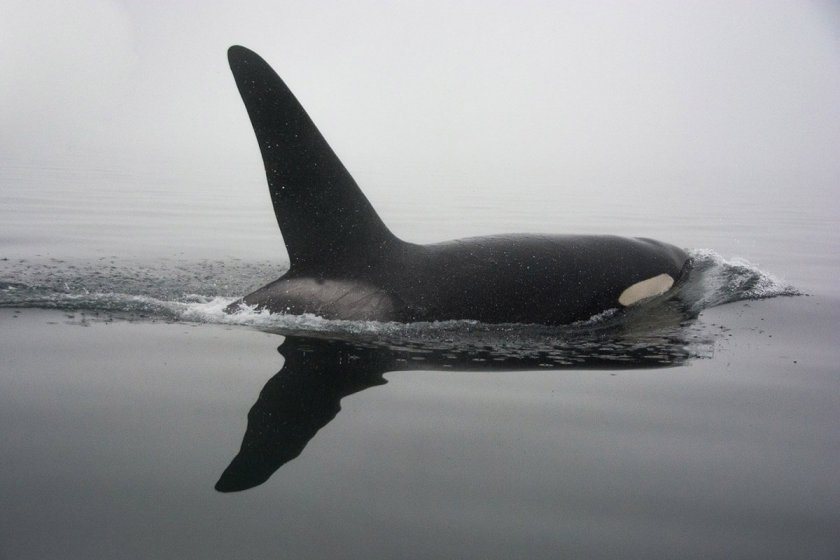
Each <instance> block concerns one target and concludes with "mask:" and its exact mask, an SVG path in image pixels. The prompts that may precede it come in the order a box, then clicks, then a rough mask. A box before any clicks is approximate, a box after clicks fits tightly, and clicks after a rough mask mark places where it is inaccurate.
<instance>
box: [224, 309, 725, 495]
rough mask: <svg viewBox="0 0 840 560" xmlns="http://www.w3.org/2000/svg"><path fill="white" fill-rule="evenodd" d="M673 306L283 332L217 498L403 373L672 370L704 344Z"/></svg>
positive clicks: (281, 460) (248, 482)
mask: <svg viewBox="0 0 840 560" xmlns="http://www.w3.org/2000/svg"><path fill="white" fill-rule="evenodd" d="M692 319H693V317H692V316H691V314H690V313H688V312H686V311H684V309H682V308H681V307H680V305H679V304H677V303H676V302H674V301H670V302H657V303H656V304H654V305H645V306H643V307H640V308H638V310H629V312H627V313H622V314H620V315H618V316H616V317H612V318H607V319H605V320H602V321H599V322H596V323H590V324H584V325H577V326H571V327H565V328H556V327H554V328H549V327H540V326H533V325H529V326H522V325H519V326H515V325H502V326H491V325H480V324H476V325H470V326H469V328H467V327H466V326H465V325H464V324H463V323H462V324H460V325H458V326H457V327H453V328H452V329H447V328H445V327H443V328H440V327H439V328H413V327H411V326H406V329H405V330H404V331H400V332H398V333H393V332H391V333H389V334H379V335H372V334H370V333H368V334H365V335H350V334H348V333H342V335H341V338H340V339H339V338H330V337H329V336H325V335H324V334H323V333H320V334H319V335H317V336H312V335H311V333H310V334H299V333H297V334H289V333H282V334H285V336H286V338H285V341H284V342H283V344H281V345H280V347H279V348H278V351H279V352H280V353H281V354H282V355H283V356H284V358H285V362H284V364H283V368H282V369H281V370H280V371H279V372H278V373H277V374H276V375H275V376H274V377H272V378H271V379H270V380H269V381H268V383H266V385H265V387H264V388H263V390H262V391H261V392H260V396H259V398H258V399H257V402H256V403H255V404H254V406H253V407H252V408H251V411H250V412H249V413H248V427H247V430H246V432H245V437H244V439H243V441H242V447H241V449H240V451H239V453H238V454H237V455H236V457H235V458H234V459H233V461H232V462H231V464H230V465H229V466H228V467H227V469H226V470H225V471H224V473H223V474H222V476H221V478H220V479H219V481H218V482H217V483H216V489H217V490H219V491H221V492H236V491H241V490H246V489H248V488H253V487H254V486H257V485H259V484H262V483H263V482H265V481H266V480H268V478H269V477H270V476H271V475H272V474H273V473H274V472H275V471H276V470H277V469H279V468H280V467H281V466H283V465H284V464H285V463H287V462H289V461H291V460H292V459H294V458H295V457H297V456H298V455H299V454H300V453H301V452H302V451H303V449H304V447H306V445H307V443H309V441H310V440H311V439H312V438H313V437H314V436H315V434H316V433H317V432H318V430H320V429H321V428H323V427H324V426H326V425H327V424H328V423H329V422H330V421H332V419H333V418H335V417H336V415H337V414H338V412H339V411H340V410H341V405H340V401H341V399H342V398H344V397H345V396H347V395H351V394H353V393H356V392H358V391H362V390H364V389H367V388H369V387H374V386H376V385H383V384H385V383H386V381H385V379H384V377H383V375H384V374H385V373H387V372H391V371H401V370H441V369H452V370H462V371H463V370H473V371H474V370H506V371H510V370H527V369H531V370H533V369H537V368H555V369H632V368H646V369H649V368H654V367H671V366H677V365H680V364H683V363H685V362H686V361H687V360H689V359H691V358H693V357H697V356H698V355H699V354H700V353H702V350H703V348H705V347H706V346H707V345H708V344H709V343H710V341H708V340H704V339H703V337H702V336H700V334H699V333H697V332H696V331H695V330H694V329H693V328H692Z"/></svg>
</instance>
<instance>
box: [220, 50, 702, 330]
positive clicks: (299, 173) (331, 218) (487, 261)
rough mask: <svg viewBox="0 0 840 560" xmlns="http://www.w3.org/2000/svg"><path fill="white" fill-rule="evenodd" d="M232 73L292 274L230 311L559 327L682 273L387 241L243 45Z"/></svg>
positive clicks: (472, 243)
mask: <svg viewBox="0 0 840 560" xmlns="http://www.w3.org/2000/svg"><path fill="white" fill-rule="evenodd" d="M228 59H229V62H230V66H231V70H232V72H233V75H234V79H235V80H236V84H237V87H238V88H239V92H240V94H241V96H242V100H243V102H244V103H245V107H246V109H247V110H248V115H249V117H250V119H251V124H252V126H253V129H254V133H255V135H256V138H257V142H258V144H259V147H260V151H261V153H262V156H263V163H264V165H265V171H266V178H267V181H268V187H269V194H270V195H271V201H272V205H273V207H274V212H275V215H276V217H277V222H278V225H279V226H280V230H281V232H282V234H283V240H284V242H285V245H286V249H287V251H288V254H289V261H290V269H289V271H288V272H287V273H286V274H285V275H284V276H282V277H281V278H279V279H278V280H276V281H274V282H272V283H271V284H269V285H267V286H265V287H263V288H260V289H259V290H257V291H255V292H253V293H251V294H249V295H247V296H246V297H245V298H243V299H242V300H240V301H238V302H236V303H234V304H232V305H231V306H230V307H229V308H228V311H230V312H233V311H236V310H237V309H238V308H239V306H240V305H241V304H242V303H245V304H248V305H251V306H256V307H257V308H260V309H268V310H270V311H272V312H282V313H291V314H302V313H313V314H316V315H319V316H322V317H324V318H327V319H347V320H377V321H400V322H413V321H442V320H459V319H467V320H477V321H482V322H486V323H539V324H547V325H553V324H565V323H570V322H574V321H580V320H586V319H589V318H590V317H592V316H593V315H597V314H599V313H602V312H604V311H606V310H608V309H614V308H617V307H621V305H620V304H619V302H618V298H619V295H621V293H622V292H623V291H624V290H625V289H627V288H628V287H630V286H632V285H633V284H635V283H637V282H640V281H643V280H646V279H649V278H652V277H655V276H658V275H660V274H663V273H665V274H668V275H670V276H671V277H672V278H673V279H674V280H675V281H677V283H678V282H679V280H680V279H681V278H682V277H684V276H685V274H686V273H687V270H688V268H689V257H688V255H687V254H686V253H685V252H684V251H683V250H681V249H679V248H677V247H674V246H672V245H668V244H665V243H661V242H658V241H654V240H650V239H639V238H622V237H615V236H575V235H526V234H513V235H499V236H490V237H479V238H469V239H460V240H455V241H448V242H444V243H436V244H431V245H416V244H413V243H408V242H405V241H403V240H401V239H398V238H397V237H396V236H394V235H393V234H392V233H391V231H390V230H389V229H388V228H387V227H386V226H385V224H384V223H383V222H382V220H381V219H380V218H379V216H378V215H377V214H376V212H375V210H374V209H373V207H372V206H371V205H370V203H369V202H368V200H367V198H365V196H364V194H363V193H362V191H361V189H360V188H359V187H358V185H357V184H356V182H355V181H354V180H353V178H352V177H351V175H350V173H349V172H348V171H347V169H346V168H345V167H344V165H343V164H342V163H341V161H340V160H339V159H338V157H336V155H335V153H334V152H333V151H332V149H331V148H330V147H329V145H328V144H327V142H326V140H325V139H324V138H323V136H322V135H321V133H320V132H319V131H318V129H317V128H316V127H315V125H314V124H313V122H312V121H311V119H310V118H309V116H308V115H307V114H306V112H305V111H304V110H303V108H302V107H301V105H300V103H298V101H297V100H296V99H295V97H294V95H293V94H292V93H291V91H289V89H288V88H287V87H286V85H285V84H284V83H283V81H282V80H281V79H280V78H279V77H278V76H277V74H276V73H275V72H274V71H273V70H272V69H271V67H269V66H268V64H267V63H266V62H265V61H264V60H263V59H262V58H260V57H259V56H258V55H256V54H255V53H253V52H251V51H249V50H248V49H245V48H244V47H231V48H230V50H229V51H228Z"/></svg>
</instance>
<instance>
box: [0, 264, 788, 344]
mask: <svg viewBox="0 0 840 560" xmlns="http://www.w3.org/2000/svg"><path fill="white" fill-rule="evenodd" d="M690 255H691V257H692V259H693V261H694V266H693V269H692V271H691V274H690V276H689V278H688V280H687V281H686V283H685V284H684V285H683V286H681V287H680V289H679V291H678V294H677V298H676V300H677V301H678V302H679V313H681V315H680V317H681V318H682V319H683V320H684V319H685V317H686V315H688V316H695V317H696V315H697V314H699V313H700V312H701V311H702V310H704V309H707V308H709V307H713V306H717V305H723V304H726V303H732V302H735V301H741V300H750V299H763V298H771V297H778V296H793V295H799V294H800V293H801V292H799V291H798V290H797V289H796V288H794V287H793V286H790V285H789V284H786V283H784V282H782V281H781V280H779V279H777V278H776V277H774V276H773V275H772V274H769V273H767V272H764V271H762V270H760V269H759V268H758V267H757V266H755V265H752V264H750V263H749V262H747V261H745V260H743V259H732V260H727V259H724V258H723V257H722V256H720V255H718V254H717V253H715V252H714V251H711V250H707V249H699V250H694V251H692V252H691V253H690ZM281 273H282V269H278V268H277V267H276V265H274V264H273V263H268V262H256V263H248V262H241V261H234V262H222V261H200V262H195V263H188V264H184V263H173V262H170V261H161V262H156V263H153V264H149V263H131V262H127V263H121V262H119V261H118V260H117V259H115V258H109V259H99V260H98V261H94V262H86V263H84V262H83V263H78V262H67V261H59V260H51V261H47V262H34V261H26V260H21V261H15V262H10V261H3V262H2V263H0V307H6V308H12V307H13V308H42V309H59V310H64V311H73V312H85V313H88V314H91V315H97V316H104V317H107V318H116V319H127V320H132V319H143V320H164V321H184V322H191V323H212V324H227V325H243V326H250V327H256V328H260V329H264V330H271V331H276V332H286V333H333V334H354V335H362V336H363V335H399V336H403V335H409V336H412V337H418V336H421V335H422V334H429V333H431V335H432V336H436V337H438V338H440V337H444V338H445V337H446V336H447V334H451V333H457V332H469V333H471V334H473V335H474V334H476V333H479V334H480V333H484V334H485V335H487V333H491V332H492V333H497V334H498V333H502V334H504V333H505V329H507V330H508V331H509V330H510V329H519V330H522V329H529V331H528V332H531V333H532V334H533V335H534V336H544V335H545V334H546V333H545V331H546V329H548V328H546V327H539V326H535V325H532V326H528V327H525V326H522V325H518V326H515V325H492V326H491V325H481V324H479V323H476V322H475V321H443V322H434V323H414V324H410V325H404V324H398V323H378V322H373V321H335V320H326V319H323V318H321V317H317V316H314V315H283V314H273V313H269V312H267V311H265V310H256V309H254V308H249V307H247V306H243V307H241V308H240V310H239V311H237V312H236V313H226V312H225V308H226V307H227V306H228V305H229V304H230V303H232V302H233V301H235V300H236V299H237V298H238V297H239V296H241V295H242V294H244V293H247V292H249V291H251V290H252V289H253V288H254V287H256V286H259V285H262V284H264V283H266V282H267V281H268V280H271V279H273V278H276V277H277V276H279V275H280V274H281ZM673 310H674V306H673V302H667V301H663V300H661V299H660V298H655V300H654V301H651V302H645V303H643V304H642V305H640V306H636V307H634V308H631V309H630V310H628V312H626V313H616V312H614V311H613V310H608V311H607V312H605V313H601V314H599V315H598V316H596V317H593V318H592V319H590V320H589V321H585V322H583V323H578V324H574V325H569V326H566V327H562V330H563V331H564V332H565V333H566V334H567V336H574V335H575V333H578V332H587V333H590V334H591V333H592V332H593V331H599V332H606V331H609V330H610V329H615V328H617V327H618V326H620V327H623V328H625V330H626V327H627V326H628V325H634V327H635V328H637V329H643V328H644V327H645V326H646V325H658V326H660V327H661V326H662V325H663V324H668V323H669V322H670V323H673V322H674V321H673V320H671V321H669V320H668V319H667V318H665V317H663V315H668V314H669V313H671V312H672V311H673ZM677 322H679V321H677ZM548 330H549V331H552V332H553V331H556V330H557V328H553V329H548ZM508 334H510V333H509V332H508ZM493 336H494V337H495V335H493Z"/></svg>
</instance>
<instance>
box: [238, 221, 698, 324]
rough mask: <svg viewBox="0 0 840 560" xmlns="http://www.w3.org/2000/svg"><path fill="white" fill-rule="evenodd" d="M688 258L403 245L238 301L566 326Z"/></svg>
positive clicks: (363, 314)
mask: <svg viewBox="0 0 840 560" xmlns="http://www.w3.org/2000/svg"><path fill="white" fill-rule="evenodd" d="M687 260H688V257H687V255H686V254H685V253H684V252H683V251H682V250H680V249H678V248H676V247H673V246H671V245H666V244H663V243H659V242H657V241H653V240H649V239H629V238H622V237H612V236H559V235H558V236H536V235H506V236H498V237H480V238H471V239H462V240H457V241H449V242H446V243H438V244H433V245H414V244H408V243H401V244H400V245H398V246H397V247H395V248H393V249H392V248H390V247H389V248H388V249H386V250H384V251H383V252H382V258H381V259H380V260H378V261H374V262H369V263H367V266H366V267H364V268H363V269H361V270H358V269H357V268H355V267H354V268H353V269H352V272H349V273H348V271H347V269H345V270H343V271H340V272H339V271H336V272H332V273H331V272H329V271H324V272H322V273H320V274H312V273H303V274H295V273H294V271H290V273H288V274H286V275H285V276H283V277H282V278H280V279H278V280H277V281H275V282H273V283H271V284H269V285H268V286H265V287H263V288H261V289H259V290H257V291H256V292H254V293H252V294H250V295H248V296H246V297H245V298H244V302H245V303H247V304H249V305H256V306H257V307H259V308H267V309H270V310H272V311H278V312H287V313H292V314H301V313H314V314H316V315H319V316H322V317H325V318H328V319H357V320H378V321H400V322H412V321H442V320H450V319H453V320H457V319H473V320H477V321H481V322H485V323H540V324H546V325H550V324H566V323H571V322H574V321H580V320H586V319H589V318H590V317H592V316H593V315H596V314H598V313H601V312H603V311H605V310H607V309H612V308H620V307H621V305H620V304H619V303H618V297H619V295H621V293H622V292H623V291H624V290H625V289H626V288H627V287H629V286H630V285H632V284H635V283H636V282H640V281H642V280H645V279H647V278H651V277H653V276H656V275H658V274H661V273H663V272H664V273H667V274H669V275H671V277H673V278H674V279H678V278H680V277H681V275H683V274H684V273H685V272H684V270H683V268H684V267H685V265H686V262H687Z"/></svg>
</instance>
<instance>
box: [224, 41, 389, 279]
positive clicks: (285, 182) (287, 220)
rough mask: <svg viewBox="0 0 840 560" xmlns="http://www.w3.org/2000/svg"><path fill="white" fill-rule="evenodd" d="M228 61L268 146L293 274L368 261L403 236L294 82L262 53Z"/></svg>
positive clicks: (263, 146)
mask: <svg viewBox="0 0 840 560" xmlns="http://www.w3.org/2000/svg"><path fill="white" fill-rule="evenodd" d="M228 61H229V62H230V69H231V71H232V72H233V77H234V79H235V80H236V86H237V87H238V88H239V93H240V95H242V101H243V102H244V103H245V107H246V108H247V109H248V116H249V117H250V118H251V125H252V126H253V127H254V133H255V134H256V136H257V142H258V143H259V146H260V152H262V158H263V163H264V164H265V173H266V177H267V179H268V190H269V192H270V194H271V203H272V204H273V206H274V213H275V215H276V216H277V223H278V225H279V226H280V231H281V232H282V234H283V240H284V242H285V243H286V249H287V250H288V252H289V261H290V272H305V273H318V274H320V275H330V274H331V273H336V272H339V273H341V272H346V271H347V269H348V268H351V269H353V268H358V267H366V266H368V265H370V264H372V262H375V261H377V260H379V259H381V258H382V256H383V255H385V254H386V252H387V251H388V250H389V249H390V248H391V247H392V246H393V245H394V244H396V243H398V242H399V241H398V240H397V238H396V237H395V236H394V235H393V234H392V233H391V232H390V231H389V230H388V228H387V227H386V226H385V224H384V223H383V222H382V220H381V219H380V218H379V216H378V215H377V214H376V211H375V210H374V209H373V207H372V206H371V205H370V202H368V200H367V198H365V195H364V194H363V193H362V191H361V189H359V186H358V185H357V184H356V181H354V180H353V177H351V176H350V173H348V172H347V169H346V168H345V167H344V165H343V164H342V163H341V161H339V159H338V157H337V156H336V155H335V153H334V152H333V151H332V149H331V148H330V147H329V145H328V144H327V142H326V140H324V137H323V136H321V133H320V132H318V129H317V128H316V127H315V124H314V123H313V122H312V120H311V119H310V118H309V115H307V114H306V111H304V110H303V107H302V106H301V105H300V103H298V101H297V99H295V96H294V95H293V94H292V92H291V91H289V88H288V87H286V84H284V83H283V81H282V80H281V79H280V77H279V76H278V75H277V74H276V73H275V72H274V70H272V69H271V67H270V66H269V65H268V64H267V63H266V62H265V61H264V60H263V59H262V58H260V57H259V56H258V55H257V54H256V53H254V52H252V51H250V50H248V49H246V48H245V47H240V46H234V47H231V48H230V49H229V50H228Z"/></svg>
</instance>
